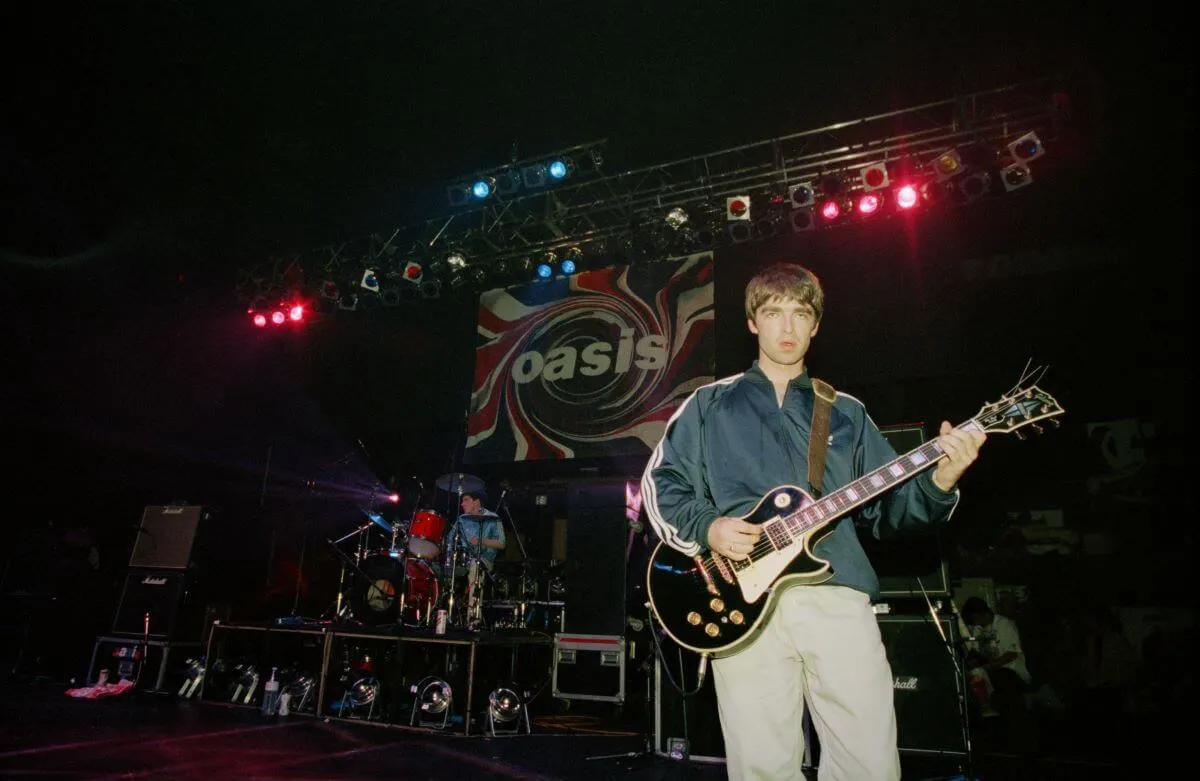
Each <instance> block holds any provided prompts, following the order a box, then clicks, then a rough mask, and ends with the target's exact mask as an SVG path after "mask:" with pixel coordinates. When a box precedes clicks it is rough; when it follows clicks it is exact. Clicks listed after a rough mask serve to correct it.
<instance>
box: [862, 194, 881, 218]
mask: <svg viewBox="0 0 1200 781" xmlns="http://www.w3.org/2000/svg"><path fill="white" fill-rule="evenodd" d="M878 210H879V196H878V195H875V194H874V193H870V194H868V195H864V196H863V197H862V198H859V199H858V212H859V214H874V213H875V212H876V211H878Z"/></svg>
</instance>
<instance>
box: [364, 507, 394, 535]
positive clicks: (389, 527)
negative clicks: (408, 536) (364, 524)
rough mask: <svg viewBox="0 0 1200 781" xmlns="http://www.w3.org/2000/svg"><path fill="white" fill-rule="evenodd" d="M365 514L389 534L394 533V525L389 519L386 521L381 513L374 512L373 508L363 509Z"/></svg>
mask: <svg viewBox="0 0 1200 781" xmlns="http://www.w3.org/2000/svg"><path fill="white" fill-rule="evenodd" d="M363 514H364V515H366V516H367V517H368V518H370V519H371V521H372V522H373V523H374V524H375V525H376V526H378V527H379V528H381V529H383V530H384V531H385V532H387V533H388V534H391V533H392V531H393V529H392V525H391V524H390V523H388V522H387V521H385V520H384V518H383V516H382V515H380V514H379V513H377V512H374V511H373V510H363Z"/></svg>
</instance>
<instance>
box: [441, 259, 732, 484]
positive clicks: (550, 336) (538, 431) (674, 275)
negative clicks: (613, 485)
mask: <svg viewBox="0 0 1200 781" xmlns="http://www.w3.org/2000/svg"><path fill="white" fill-rule="evenodd" d="M477 338H478V341H477V346H476V350H475V379H474V383H473V385H472V389H471V408H470V412H469V415H468V419H467V443H466V448H465V451H464V454H463V460H464V461H465V462H467V463H475V464H478V463H498V462H511V461H526V460H533V459H566V458H608V457H617V456H635V455H646V456H649V454H650V451H651V450H652V449H653V448H654V446H655V445H656V444H658V440H659V439H660V438H661V437H662V433H663V429H664V427H665V426H666V422H667V420H668V419H670V417H671V415H672V413H674V411H675V410H676V409H677V408H678V407H679V405H680V404H681V403H682V402H683V401H684V400H685V399H686V398H687V397H688V395H689V394H691V392H692V391H694V390H695V389H696V388H697V387H699V386H701V385H703V384H705V383H709V382H712V381H713V371H714V351H715V342H714V338H713V258H712V253H711V252H706V253H701V254H698V255H691V256H688V257H685V258H674V259H669V260H666V261H662V262H657V263H642V264H638V265H635V266H614V267H611V268H604V269H599V270H595V271H585V272H583V273H579V274H575V275H572V276H568V277H560V278H556V279H551V280H546V281H543V282H533V283H530V284H526V285H519V286H516V287H509V288H504V289H501V290H491V291H488V292H486V293H484V294H483V295H482V296H481V297H480V301H479V319H478V325H477Z"/></svg>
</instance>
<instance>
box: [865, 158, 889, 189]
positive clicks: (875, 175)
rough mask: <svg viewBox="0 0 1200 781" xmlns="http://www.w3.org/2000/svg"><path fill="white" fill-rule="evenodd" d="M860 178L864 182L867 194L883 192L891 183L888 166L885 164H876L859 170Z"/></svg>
mask: <svg viewBox="0 0 1200 781" xmlns="http://www.w3.org/2000/svg"><path fill="white" fill-rule="evenodd" d="M858 177H859V179H861V180H862V185H863V189H864V190H866V191H867V192H871V191H872V190H882V189H883V188H885V187H887V186H888V184H889V183H890V182H891V180H890V179H889V178H888V172H887V166H886V165H885V164H884V163H875V164H873V165H868V166H864V167H863V168H860V169H858Z"/></svg>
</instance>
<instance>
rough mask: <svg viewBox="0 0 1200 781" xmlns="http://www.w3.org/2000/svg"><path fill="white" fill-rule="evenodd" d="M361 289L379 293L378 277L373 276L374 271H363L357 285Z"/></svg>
mask: <svg viewBox="0 0 1200 781" xmlns="http://www.w3.org/2000/svg"><path fill="white" fill-rule="evenodd" d="M358 284H359V285H360V286H361V287H363V288H365V289H367V290H370V291H371V292H373V293H378V292H379V277H377V276H376V275H375V269H371V268H369V269H366V270H365V271H363V275H362V279H361V280H360V281H359V283H358Z"/></svg>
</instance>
